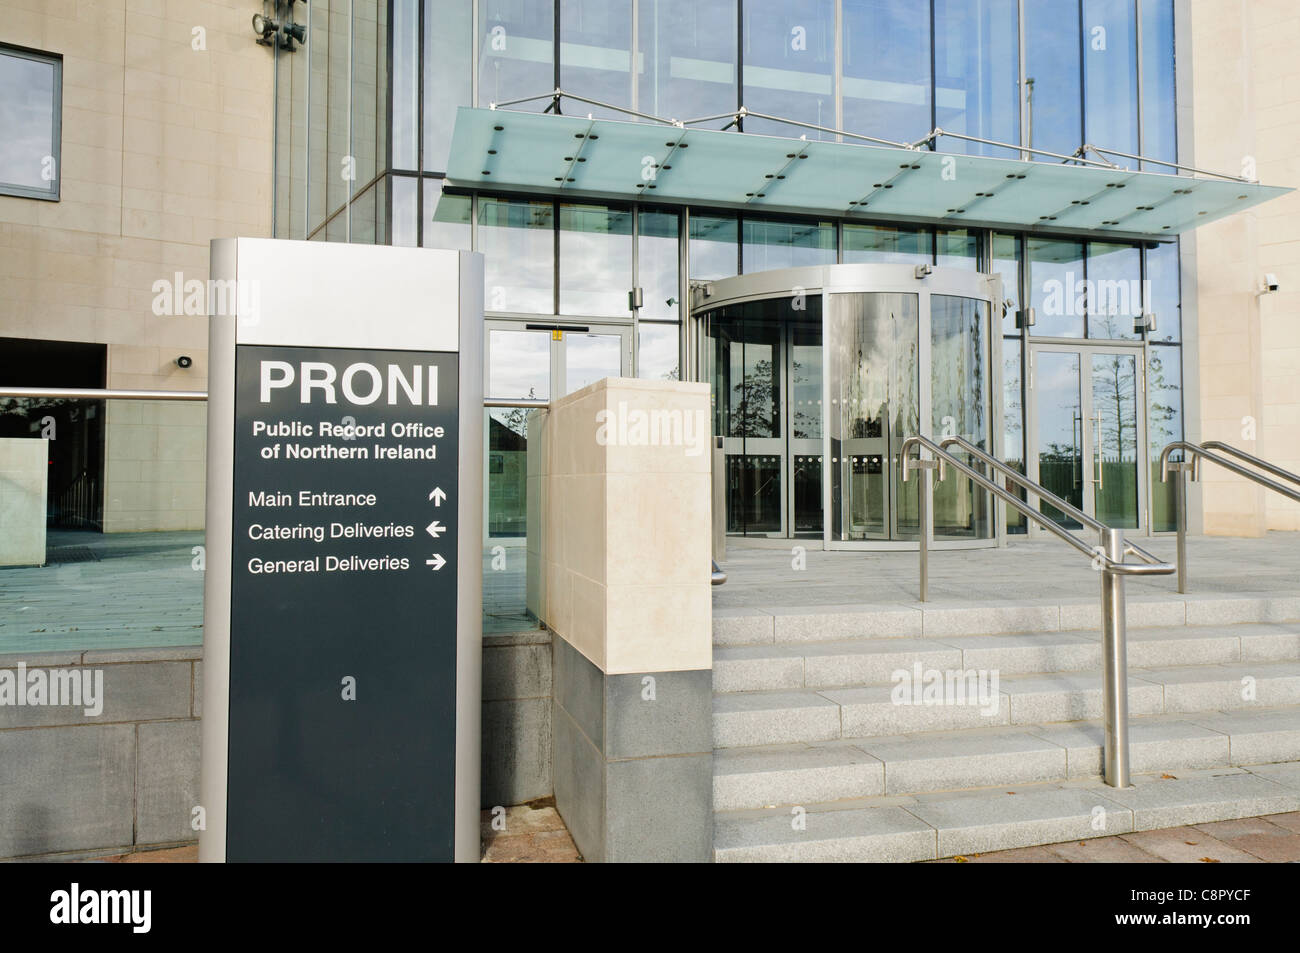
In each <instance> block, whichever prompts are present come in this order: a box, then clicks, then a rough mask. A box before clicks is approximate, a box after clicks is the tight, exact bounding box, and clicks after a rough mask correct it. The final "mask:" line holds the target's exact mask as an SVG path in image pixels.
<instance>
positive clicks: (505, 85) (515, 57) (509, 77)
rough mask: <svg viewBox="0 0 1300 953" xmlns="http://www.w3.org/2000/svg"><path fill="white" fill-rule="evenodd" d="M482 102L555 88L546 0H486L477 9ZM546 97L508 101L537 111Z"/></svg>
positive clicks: (550, 16)
mask: <svg viewBox="0 0 1300 953" xmlns="http://www.w3.org/2000/svg"><path fill="white" fill-rule="evenodd" d="M479 30H480V31H481V36H480V39H479V61H478V62H479V69H478V82H479V87H478V101H479V105H480V106H487V105H488V104H489V103H500V102H505V101H507V100H510V99H517V98H519V97H521V96H536V95H538V94H539V93H543V92H546V91H548V90H551V89H554V88H555V72H554V70H553V68H552V65H551V61H552V56H553V55H554V51H553V49H552V45H553V41H554V35H555V15H554V12H553V8H552V4H551V3H550V2H545V3H540V2H536V0H488V2H485V3H483V4H481V5H480V11H479ZM548 105H550V100H549V99H542V100H538V101H535V102H531V103H521V104H519V105H517V106H511V107H510V108H511V109H526V110H529V111H530V112H541V111H542V110H543V109H545V108H546V107H547V106H548Z"/></svg>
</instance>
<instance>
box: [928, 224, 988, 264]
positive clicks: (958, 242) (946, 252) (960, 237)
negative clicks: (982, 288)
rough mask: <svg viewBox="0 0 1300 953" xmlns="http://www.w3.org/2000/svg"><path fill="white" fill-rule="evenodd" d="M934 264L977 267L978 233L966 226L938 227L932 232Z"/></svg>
mask: <svg viewBox="0 0 1300 953" xmlns="http://www.w3.org/2000/svg"><path fill="white" fill-rule="evenodd" d="M934 247H935V264H936V265H939V266H941V267H947V268H965V269H967V270H968V271H975V270H976V269H977V268H978V267H979V247H980V242H979V233H977V232H973V231H971V230H970V229H968V228H952V229H944V228H940V229H938V230H937V231H936V232H935V233H934Z"/></svg>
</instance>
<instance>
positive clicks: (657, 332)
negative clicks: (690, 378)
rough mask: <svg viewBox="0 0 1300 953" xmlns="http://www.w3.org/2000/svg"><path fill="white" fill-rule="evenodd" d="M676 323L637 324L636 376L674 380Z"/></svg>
mask: <svg viewBox="0 0 1300 953" xmlns="http://www.w3.org/2000/svg"><path fill="white" fill-rule="evenodd" d="M677 335H678V331H677V325H675V324H644V323H643V324H640V325H638V348H639V350H638V351H637V355H636V361H637V364H636V371H637V376H638V377H641V378H644V379H646V380H652V381H675V380H677V379H678V377H679V376H680V375H679V373H678V366H677V365H678V361H677V357H678V349H677Z"/></svg>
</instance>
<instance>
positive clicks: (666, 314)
mask: <svg viewBox="0 0 1300 953" xmlns="http://www.w3.org/2000/svg"><path fill="white" fill-rule="evenodd" d="M638 214H639V216H640V219H639V224H638V226H637V283H638V284H639V285H640V286H641V288H642V290H643V291H644V295H643V303H642V307H641V317H642V318H676V317H677V316H678V315H679V314H680V313H681V312H680V309H679V305H680V301H678V300H677V299H680V297H681V291H680V290H679V287H678V281H677V271H678V264H677V213H676V212H651V211H643V212H640V213H638ZM670 298H672V299H674V302H675V303H674V304H669V303H668V299H670Z"/></svg>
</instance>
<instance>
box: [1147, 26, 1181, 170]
mask: <svg viewBox="0 0 1300 953" xmlns="http://www.w3.org/2000/svg"><path fill="white" fill-rule="evenodd" d="M1174 89H1175V87H1174V0H1142V155H1144V156H1150V157H1151V158H1152V159H1164V160H1165V161H1167V162H1177V161H1178V123H1177V120H1176V109H1175V107H1176V103H1177V98H1176V94H1175V92H1174ZM1143 168H1144V169H1147V170H1149V171H1152V172H1172V171H1174V170H1173V169H1171V168H1169V167H1168V166H1162V165H1155V164H1154V163H1149V162H1148V163H1144V165H1143Z"/></svg>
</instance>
